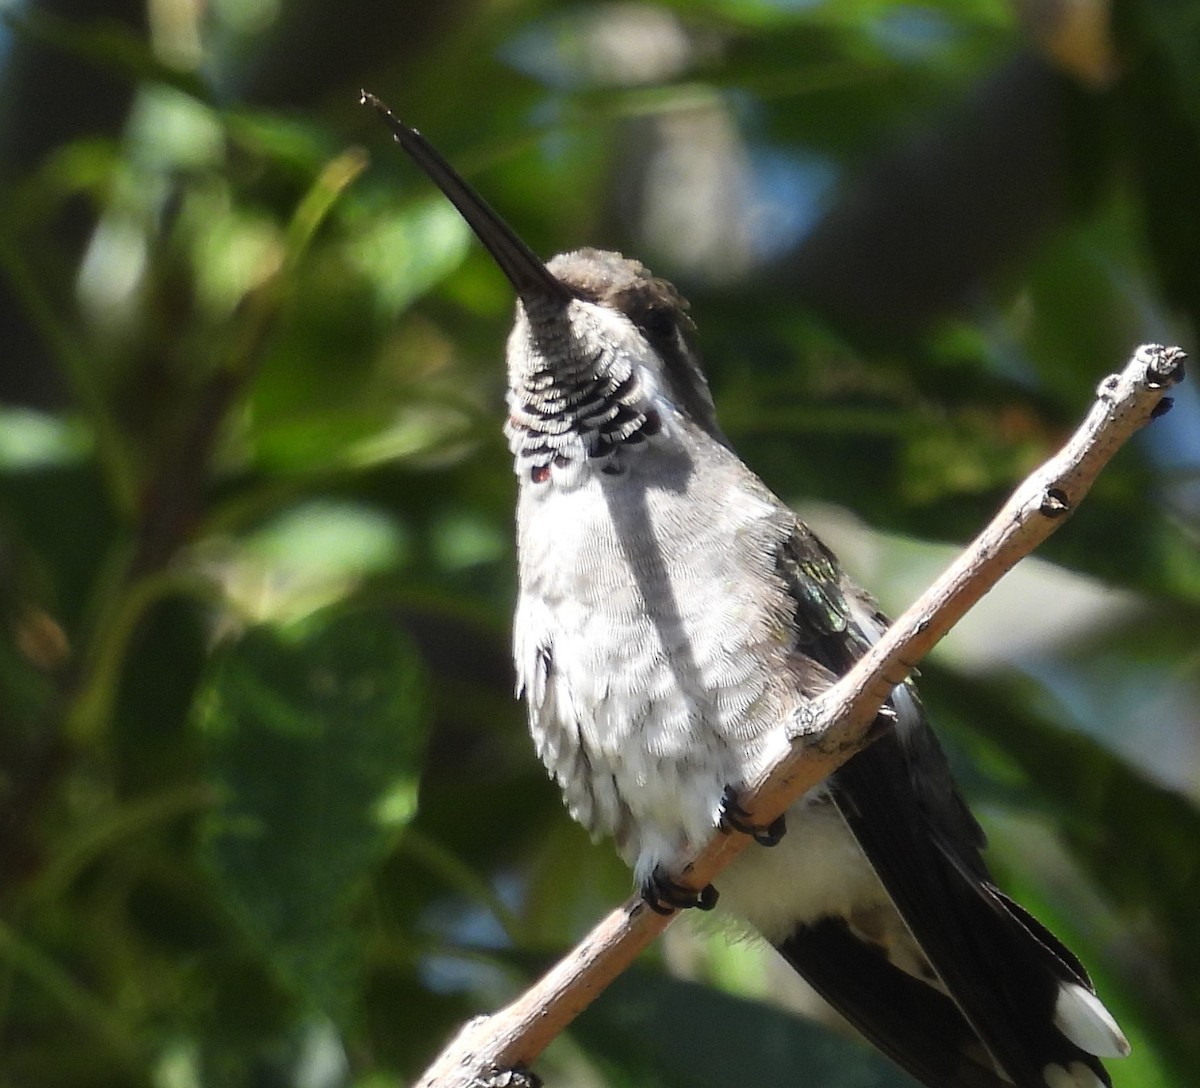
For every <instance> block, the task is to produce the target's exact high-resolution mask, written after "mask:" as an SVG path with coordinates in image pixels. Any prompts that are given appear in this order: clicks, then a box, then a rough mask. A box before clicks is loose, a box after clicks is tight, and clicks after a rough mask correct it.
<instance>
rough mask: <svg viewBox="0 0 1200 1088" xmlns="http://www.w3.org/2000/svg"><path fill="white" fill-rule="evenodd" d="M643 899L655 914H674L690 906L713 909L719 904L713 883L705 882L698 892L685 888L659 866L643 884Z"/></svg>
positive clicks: (699, 908)
mask: <svg viewBox="0 0 1200 1088" xmlns="http://www.w3.org/2000/svg"><path fill="white" fill-rule="evenodd" d="M642 899H644V900H645V901H646V906H648V907H649V908H650V909H651V910H652V911H654V913H655V914H674V913H675V911H677V910H687V909H688V908H690V907H695V908H697V909H698V910H712V909H713V907H715V906H716V905H717V889H716V888H714V887H713V886H712V885H711V884H705V885H704V887H703V888H701V889H700V890H699V891H698V892H697V891H694V890H693V889H691V888H685V887H684V886H683V885H682V884H680V883H678V882H677V881H675V880H674V879H672V877H670V876H669V875H668V874H667V872H666V870H665V869H663V868H662V867H661V866H657V867H655V870H654V872H652V873H651V874H650V878H649V879H648V880H647V881H646V883H645V884H643V885H642Z"/></svg>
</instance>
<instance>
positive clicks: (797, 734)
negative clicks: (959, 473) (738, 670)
mask: <svg viewBox="0 0 1200 1088" xmlns="http://www.w3.org/2000/svg"><path fill="white" fill-rule="evenodd" d="M1184 358H1185V356H1184V353H1183V352H1182V351H1181V350H1180V349H1179V348H1174V347H1172V348H1164V347H1161V346H1159V345H1157V344H1147V345H1143V346H1142V347H1140V348H1138V349H1137V351H1136V352H1135V353H1134V355H1133V358H1132V359H1131V360H1130V362H1129V364H1128V365H1127V366H1126V368H1125V369H1124V371H1122V372H1121V373H1120V374H1114V375H1112V376H1110V377H1108V378H1106V379H1105V380H1104V381H1103V382H1101V384H1100V387H1099V389H1098V390H1097V393H1096V402H1095V403H1094V404H1093V405H1092V409H1091V411H1090V412H1089V413H1088V415H1087V417H1086V419H1084V421H1083V423H1082V424H1081V425H1080V427H1079V429H1078V430H1077V431H1076V432H1075V434H1074V435H1073V436H1072V437H1071V439H1070V441H1069V442H1068V443H1067V444H1066V446H1064V447H1063V449H1062V451H1061V452H1060V453H1058V454H1057V455H1056V456H1055V457H1053V458H1051V459H1050V460H1049V461H1047V462H1046V463H1045V464H1044V465H1042V467H1041V468H1039V469H1038V470H1037V471H1035V472H1034V473H1033V474H1032V475H1031V476H1030V477H1029V478H1028V479H1026V480H1025V482H1024V483H1022V484H1021V486H1020V487H1018V488H1017V490H1016V491H1015V492H1014V493H1013V495H1012V497H1011V498H1010V499H1009V500H1008V502H1007V503H1006V504H1005V505H1004V507H1003V508H1002V509H1001V510H1000V512H999V514H997V515H996V517H995V518H993V519H992V521H991V523H990V524H989V525H988V526H987V527H986V528H985V529H984V530H983V532H982V533H980V535H979V536H978V537H976V538H975V540H974V541H972V543H971V544H970V546H969V547H968V548H967V549H966V550H965V551H964V552H963V553H962V554H961V555H960V556H959V558H958V559H957V560H956V561H955V562H954V563H953V564H952V565H951V566H950V568H949V569H948V570H947V571H946V572H945V573H944V574H943V575H942V576H941V577H940V578H939V579H938V580H937V581H936V582H935V583H934V584H933V585H932V586H931V587H930V588H929V590H928V591H927V592H926V593H925V594H924V595H923V596H922V597H921V598H920V599H919V600H918V601H917V602H916V603H915V604H914V605H913V606H912V607H911V608H909V609H908V610H907V611H906V612H905V613H904V615H902V616H901V617H900V619H899V620H897V621H896V623H894V624H893V625H892V626H891V627H890V628H889V629H888V630H887V632H886V633H885V634H884V635H883V637H882V638H880V640H879V641H878V642H877V643H876V644H875V645H874V646H873V647H872V648H871V650H870V651H869V652H868V653H867V654H865V655H864V656H863V658H862V659H861V660H860V661H859V662H858V663H857V664H856V665H855V666H854V668H853V669H852V670H851V671H850V672H849V673H847V674H846V676H844V677H843V678H842V679H841V680H840V681H839V682H838V683H837V684H836V685H834V686H833V687H832V688H830V690H829V691H828V692H826V693H825V695H823V696H822V697H821V698H819V699H817V700H814V702H813V703H812V704H811V705H810V706H809V707H808V708H807V709H806V711H805V714H804V718H803V720H800V721H796V722H793V723H791V724H790V727H789V731H788V732H789V735H790V738H791V743H790V747H789V748H788V749H787V751H786V753H785V754H784V755H783V756H782V758H781V759H780V760H779V761H778V762H777V763H776V764H775V765H774V766H773V767H772V768H771V769H770V770H769V771H767V772H766V773H764V775H763V776H762V778H761V779H760V780H759V781H758V782H755V783H752V784H751V788H750V789H749V790H748V791H746V793H745V794H744V795H742V796H740V797H739V801H740V803H741V804H742V807H743V808H744V809H745V810H746V812H747V818H748V820H749V822H751V823H753V824H756V825H765V824H767V823H769V822H770V821H771V820H772V819H773V818H774V817H776V816H778V815H780V814H782V813H783V812H784V810H785V809H787V807H788V806H789V805H790V804H791V803H792V802H793V801H795V800H796V799H797V798H798V797H800V796H801V795H802V794H804V793H806V792H807V791H808V790H810V789H812V788H813V787H814V786H817V785H819V784H820V783H821V782H822V781H823V780H824V779H825V778H826V777H828V776H829V775H830V774H831V773H833V772H834V771H835V770H837V768H838V767H840V766H841V765H842V764H843V763H844V762H846V760H848V759H849V758H850V757H851V756H853V755H854V754H855V752H857V751H859V750H860V749H861V748H862V747H864V746H865V745H866V743H867V742H868V739H869V734H870V730H871V725H872V722H874V720H875V719H876V716H877V715H878V713H879V708H880V707H881V706H882V704H883V701H884V700H885V699H886V698H887V697H888V695H889V694H890V693H891V691H892V689H893V688H894V687H895V686H896V685H897V684H899V683H901V682H903V681H904V680H905V679H906V678H907V677H908V676H909V674H910V673H911V672H912V670H913V669H914V668H915V667H916V665H917V663H918V662H919V661H920V660H921V658H923V657H924V656H925V654H927V653H928V652H929V651H930V649H932V647H933V646H934V645H935V644H936V643H937V642H938V641H939V640H940V639H941V638H942V637H943V636H944V635H945V634H946V633H947V632H948V631H949V630H950V629H951V627H953V626H954V624H955V623H957V622H958V620H960V619H961V618H962V617H963V615H965V614H966V612H967V611H968V610H969V609H970V608H971V607H972V606H973V605H974V604H975V603H976V602H977V601H978V600H979V599H980V598H981V597H982V596H983V595H984V594H985V593H986V592H987V591H988V590H989V589H991V588H992V586H994V585H995V584H996V583H997V582H998V581H999V580H1000V578H1001V577H1002V576H1003V575H1004V574H1005V573H1006V572H1007V571H1009V570H1010V569H1012V567H1013V566H1015V565H1016V563H1017V562H1018V561H1019V560H1020V559H1021V558H1023V557H1024V556H1025V555H1028V554H1029V553H1030V552H1031V551H1033V549H1034V548H1035V547H1037V545H1038V544H1040V543H1041V542H1042V541H1043V540H1045V539H1046V537H1048V536H1049V535H1050V534H1051V533H1052V532H1054V530H1055V529H1057V528H1058V527H1059V526H1060V525H1061V524H1062V523H1063V521H1064V520H1065V519H1066V518H1067V517H1068V516H1069V515H1070V514H1071V513H1072V512H1073V511H1074V510H1075V509H1076V507H1077V506H1078V505H1079V503H1080V501H1081V500H1082V499H1083V497H1084V495H1086V494H1087V491H1088V489H1089V488H1090V487H1091V485H1092V482H1093V481H1094V480H1095V479H1096V477H1097V475H1099V473H1100V470H1101V469H1102V468H1103V467H1104V466H1105V465H1106V464H1107V463H1108V461H1109V460H1110V459H1111V458H1112V456H1113V454H1115V453H1116V451H1117V450H1118V449H1119V448H1120V447H1121V446H1122V445H1123V444H1124V443H1125V442H1126V441H1128V439H1129V438H1130V437H1131V436H1132V435H1133V434H1134V433H1135V432H1136V431H1138V430H1139V429H1140V428H1141V427H1143V426H1144V425H1145V424H1146V423H1147V422H1149V421H1150V420H1151V419H1152V418H1155V417H1157V416H1159V415H1161V414H1162V413H1163V412H1164V411H1166V409H1167V408H1169V407H1170V400H1169V398H1168V397H1166V395H1165V393H1166V390H1167V389H1168V388H1169V387H1170V386H1172V385H1174V384H1175V383H1176V382H1178V381H1180V380H1181V379H1182V378H1183V362H1184ZM750 841H751V840H750V839H749V838H748V837H747V836H745V835H715V836H714V837H713V839H712V840H711V841H710V842H709V843H708V845H707V846H705V847H704V849H703V850H701V851H700V853H699V854H698V855H697V856H696V857H695V858H694V859H693V861H692V863H691V864H690V865H688V866H687V867H686V871H685V873H684V874H682V879H681V881H680V883H681V884H683V885H684V886H685V887H687V888H690V889H692V890H694V891H699V889H701V888H703V887H704V885H706V884H708V883H709V882H710V881H711V880H712V879H713V878H714V877H715V876H716V875H717V873H719V872H720V870H721V869H723V868H724V867H725V866H726V865H727V864H729V862H730V861H732V860H733V858H734V856H735V855H736V854H738V853H739V852H740V851H741V850H743V849H744V848H745V847H746V845H747V844H748V843H749V842H750ZM672 918H673V916H670V917H664V916H662V915H659V914H656V913H654V912H653V911H651V910H649V909H648V908H647V907H646V906H645V904H644V903H643V902H642V900H641V899H640V898H639V897H637V896H634V897H631V898H630V899H629V900H628V901H627V902H626V903H625V904H624V905H623V906H622V907H620V908H619V909H618V910H615V911H613V912H612V913H611V914H610V915H609V916H608V917H607V918H605V919H604V920H603V921H602V922H600V924H599V925H598V926H596V927H595V929H593V930H592V932H591V933H589V934H588V935H587V936H586V937H585V938H584V939H583V940H582V941H581V942H580V943H579V944H578V945H577V946H576V947H575V948H574V949H573V950H572V951H571V952H570V953H569V954H568V955H567V956H565V957H564V958H563V959H562V960H560V961H559V962H558V963H557V964H556V965H555V966H554V967H553V968H551V969H550V971H549V972H547V973H546V975H544V976H543V977H542V978H541V979H540V980H539V981H538V982H536V983H535V984H534V985H533V986H532V987H530V988H529V989H528V990H527V991H526V992H525V993H524V994H523V995H522V996H521V997H519V998H518V999H517V1000H516V1001H514V1002H513V1003H512V1004H511V1005H509V1006H507V1007H506V1008H504V1009H502V1010H500V1011H499V1012H497V1013H494V1014H493V1015H491V1016H484V1017H479V1018H477V1019H475V1020H472V1021H470V1022H469V1023H468V1024H467V1025H466V1026H465V1027H464V1028H463V1029H462V1030H461V1031H460V1032H459V1034H458V1035H457V1036H456V1037H455V1038H454V1039H453V1040H452V1042H451V1043H450V1045H449V1046H448V1047H447V1048H446V1049H445V1050H444V1051H443V1052H442V1054H441V1055H440V1056H439V1057H438V1058H437V1060H436V1061H435V1062H434V1064H433V1065H432V1066H431V1067H430V1068H429V1069H428V1070H427V1071H426V1072H425V1074H424V1076H423V1077H422V1078H421V1079H420V1080H419V1081H418V1082H417V1085H418V1088H476V1086H479V1085H486V1084H492V1085H496V1084H505V1083H518V1082H519V1081H520V1080H522V1079H523V1078H522V1077H521V1074H520V1072H519V1071H521V1070H524V1069H525V1068H527V1067H528V1066H529V1065H530V1063H532V1062H533V1060H534V1059H535V1058H536V1057H537V1056H538V1055H539V1054H541V1052H542V1051H543V1050H544V1049H545V1047H546V1046H547V1044H548V1043H549V1042H550V1041H551V1040H552V1039H553V1038H554V1037H555V1036H556V1035H558V1034H559V1032H561V1031H562V1030H563V1029H564V1028H565V1027H566V1026H567V1025H568V1024H569V1023H570V1022H571V1021H572V1020H573V1019H574V1018H575V1017H576V1016H578V1015H579V1013H580V1012H582V1010H583V1009H584V1008H586V1007H587V1006H588V1005H589V1004H590V1003H591V1002H592V1000H594V999H595V998H596V997H597V996H598V995H599V994H600V992H601V991H602V990H603V989H604V988H605V987H606V986H607V985H608V984H609V983H610V982H612V981H613V979H615V978H616V977H617V975H619V974H620V973H621V972H622V971H623V970H624V969H625V968H626V967H628V966H629V964H630V963H632V962H633V960H634V958H635V957H636V956H637V955H638V953H639V952H641V950H642V949H643V948H645V947H646V946H647V945H648V944H649V943H650V942H651V941H652V940H653V939H654V938H655V937H656V936H658V934H659V933H660V932H662V930H663V929H664V928H666V926H667V925H668V924H669V923H670V921H671V920H672ZM514 1070H515V1071H518V1072H517V1073H516V1074H515V1075H514V1074H513V1072H512V1071H514Z"/></svg>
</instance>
